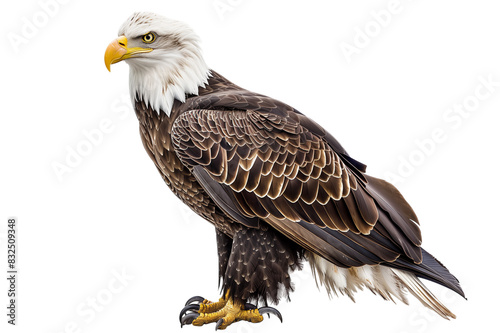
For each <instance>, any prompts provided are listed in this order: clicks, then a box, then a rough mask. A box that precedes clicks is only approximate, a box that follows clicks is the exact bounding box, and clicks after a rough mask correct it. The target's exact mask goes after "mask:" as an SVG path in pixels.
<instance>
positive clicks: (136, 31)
mask: <svg viewBox="0 0 500 333" xmlns="http://www.w3.org/2000/svg"><path fill="white" fill-rule="evenodd" d="M118 36H119V37H118V38H117V39H115V40H114V41H112V42H111V43H110V44H109V46H108V48H107V49H106V53H105V55H104V62H105V64H106V67H107V69H108V70H109V71H111V65H112V64H115V63H117V62H120V61H122V60H125V62H127V63H128V64H129V66H130V80H129V81H130V82H129V84H130V95H131V97H132V99H135V100H142V101H143V102H144V103H146V105H147V106H149V107H151V108H152V109H154V110H155V111H156V112H158V113H160V112H162V111H163V112H165V113H166V114H167V115H169V114H170V110H171V108H172V104H173V102H174V99H177V100H179V101H181V102H184V101H185V99H186V94H197V93H198V88H199V87H200V86H201V87H203V86H205V84H206V83H207V80H208V77H209V75H210V71H209V69H208V67H207V65H206V64H205V61H204V60H203V57H202V54H201V50H200V46H199V38H198V36H197V35H196V34H195V33H194V31H193V30H192V29H191V28H190V27H189V26H187V25H186V24H184V23H182V22H179V21H175V20H171V19H168V18H166V17H163V16H161V15H157V14H154V13H147V12H140V13H134V14H133V15H132V16H130V17H129V18H128V19H127V20H126V21H125V22H124V23H123V24H122V26H121V27H120V30H119V31H118Z"/></svg>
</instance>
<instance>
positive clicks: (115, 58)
mask: <svg viewBox="0 0 500 333" xmlns="http://www.w3.org/2000/svg"><path fill="white" fill-rule="evenodd" d="M127 44H128V40H127V37H125V36H121V37H118V38H117V39H115V40H114V41H112V42H111V43H110V44H109V45H108V48H107V49H106V53H105V54H104V63H105V64H106V68H107V69H108V71H110V72H111V65H112V64H116V63H117V62H120V61H122V60H125V59H128V58H132V57H133V56H135V55H136V54H139V53H148V52H151V51H153V49H150V48H143V47H132V48H128V47H127Z"/></svg>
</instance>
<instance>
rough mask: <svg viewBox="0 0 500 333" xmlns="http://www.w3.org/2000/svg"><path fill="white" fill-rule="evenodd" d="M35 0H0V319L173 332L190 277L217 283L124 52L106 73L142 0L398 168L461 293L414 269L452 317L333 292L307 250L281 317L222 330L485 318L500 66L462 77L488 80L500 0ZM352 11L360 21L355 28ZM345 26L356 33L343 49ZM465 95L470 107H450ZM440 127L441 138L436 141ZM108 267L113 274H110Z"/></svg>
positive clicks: (497, 55)
mask: <svg viewBox="0 0 500 333" xmlns="http://www.w3.org/2000/svg"><path fill="white" fill-rule="evenodd" d="M47 2H51V1H49V0H41V1H34V0H26V1H22V2H21V1H17V2H13V1H9V2H5V1H4V2H2V5H0V7H1V8H0V22H1V23H0V25H1V31H0V36H1V38H2V48H1V52H0V57H1V61H0V64H1V65H0V66H1V67H2V69H1V71H2V72H1V73H2V76H1V80H0V84H1V90H0V91H1V97H2V98H1V105H2V106H1V111H0V118H1V119H0V135H1V140H0V145H1V152H2V160H1V163H0V167H1V173H0V177H1V183H0V184H1V188H0V196H1V206H0V221H1V226H0V243H1V244H0V249H1V253H2V254H1V255H0V258H1V261H2V262H1V264H0V267H2V271H4V272H5V271H6V262H5V261H6V260H5V257H6V254H5V252H6V250H5V248H6V246H5V243H6V239H5V233H6V224H7V218H8V217H10V216H15V217H17V218H18V223H19V227H18V233H19V242H18V245H19V253H18V259H19V272H20V274H19V282H18V325H17V326H16V327H11V325H7V323H6V321H7V316H6V315H5V314H6V312H7V310H6V308H5V307H6V305H7V295H6V294H7V284H6V282H7V281H6V279H4V278H2V279H1V283H0V305H1V309H3V310H0V318H1V319H0V321H1V323H0V331H2V332H5V331H7V332H23V333H24V332H40V333H62V332H86V333H87V332H88V333H90V332H92V333H94V332H152V333H153V332H180V331H181V329H180V325H179V323H178V313H179V311H180V310H181V308H182V307H183V304H184V302H185V301H186V300H187V299H188V298H189V297H191V296H193V295H203V296H205V297H207V298H210V299H213V300H216V299H218V297H219V294H218V290H217V255H216V245H215V233H214V230H213V228H212V227H211V226H210V225H209V224H208V223H206V222H205V221H203V220H201V219H200V218H198V217H197V216H195V215H194V214H193V213H191V212H190V211H189V210H188V209H187V208H185V207H183V205H182V204H181V203H180V201H179V200H177V199H176V198H175V197H174V195H173V194H172V193H170V191H169V190H168V188H167V187H166V186H165V185H164V184H163V182H162V180H161V178H160V176H159V175H158V173H157V171H156V169H155V167H154V165H153V163H151V161H150V160H149V158H148V157H147V155H146V153H145V152H144V150H143V147H142V144H141V142H140V138H139V134H138V125H137V121H136V119H135V115H134V114H133V111H132V109H131V107H130V102H129V99H128V68H127V65H126V64H125V63H120V64H117V65H114V66H113V68H112V73H108V72H107V70H106V68H105V66H104V61H103V55H104V51H105V49H106V46H107V45H108V43H109V42H110V41H111V40H113V39H114V38H115V37H116V33H117V31H118V28H119V26H120V25H121V23H122V22H123V21H124V20H125V19H126V18H127V17H128V16H129V15H130V14H131V13H132V12H134V11H138V10H149V11H155V12H158V13H160V14H163V15H165V16H168V17H171V18H174V19H178V20H182V21H185V22H188V23H189V24H190V25H191V26H192V27H193V28H194V29H195V30H196V31H197V32H198V34H199V35H200V36H201V38H202V40H203V49H204V54H205V57H206V61H207V63H208V64H209V65H210V67H211V68H213V69H214V70H216V71H218V72H219V73H221V74H223V75H225V76H226V77H227V78H229V79H231V80H233V81H234V82H235V83H237V84H238V85H241V86H243V87H245V88H248V89H251V90H254V91H258V92H260V93H264V94H267V95H271V96H273V97H275V98H278V99H280V100H283V101H285V102H287V103H288V104H291V105H293V106H295V107H296V108H297V109H299V110H301V111H302V112H303V113H305V114H307V115H308V116H310V117H312V118H313V119H315V120H316V121H318V122H319V123H320V124H322V125H323V126H324V127H325V128H327V129H328V130H329V131H330V132H331V133H332V134H333V135H334V136H335V137H336V138H337V139H339V140H340V142H342V144H343V145H344V146H345V148H346V149H347V150H348V151H349V153H350V154H351V155H352V156H353V157H355V158H356V159H358V160H360V161H362V162H364V163H366V164H368V166H369V168H368V171H369V173H370V174H372V175H374V176H378V177H382V178H388V177H389V173H388V172H390V173H392V174H393V175H398V176H399V177H400V178H399V179H397V181H395V183H396V184H397V186H398V188H399V189H400V190H401V191H402V192H403V194H404V195H405V197H406V198H407V199H408V201H409V202H410V203H411V204H412V206H413V207H414V209H415V210H416V212H417V214H418V216H419V219H420V221H421V225H422V231H423V236H424V247H425V248H426V249H427V250H428V251H429V252H431V253H433V254H434V255H435V256H436V257H438V258H439V259H440V260H441V261H442V262H444V263H445V265H446V266H447V267H448V268H449V269H450V270H451V271H452V272H453V273H454V274H455V275H456V276H457V277H458V278H459V279H460V281H461V283H462V285H463V288H464V290H465V292H466V294H467V297H468V301H465V300H464V299H462V298H461V297H459V296H457V295H455V294H453V293H452V292H450V291H447V290H446V289H444V288H441V287H439V286H435V285H433V284H432V283H427V285H429V286H430V287H431V288H432V290H433V291H435V293H436V295H438V296H439V297H440V298H442V300H443V302H444V303H446V305H447V306H448V307H449V308H450V309H451V310H452V311H453V312H455V313H456V315H457V317H458V319H457V320H452V321H445V320H443V319H441V318H440V317H438V316H437V315H435V314H432V313H430V312H428V311H427V310H425V309H424V308H423V306H422V305H421V304H420V303H419V302H418V301H416V300H415V299H411V304H410V306H405V305H403V304H398V305H395V304H393V303H391V302H385V301H383V300H382V299H381V298H380V297H377V296H374V295H372V294H371V293H369V292H367V291H364V292H360V293H358V294H357V302H356V303H352V302H351V301H350V300H349V299H348V298H347V297H341V298H334V299H332V300H329V299H328V297H327V295H326V293H325V291H324V289H320V290H318V289H317V288H316V286H315V282H314V280H313V278H312V277H311V275H310V271H309V267H305V268H304V270H303V271H302V272H300V273H298V274H294V275H293V280H294V282H295V284H296V289H297V290H296V292H295V293H293V294H292V302H291V303H288V302H282V303H280V304H279V306H278V309H279V310H280V311H281V313H282V314H283V316H284V323H283V324H280V323H279V321H278V320H277V319H276V318H271V319H270V320H269V319H265V322H264V323H261V324H248V323H237V324H235V325H233V326H231V327H230V328H229V330H230V331H232V332H274V331H276V330H278V331H285V330H286V331H292V332H301V331H306V330H312V329H314V330H317V331H320V332H326V331H328V332H335V331H336V332H342V331H345V330H347V329H349V331H350V332H363V331H367V330H370V331H372V330H374V331H376V332H378V331H384V332H389V333H390V332H400V333H405V332H406V333H413V332H470V331H472V330H474V331H477V330H481V326H482V327H483V328H486V327H489V328H490V331H491V330H495V328H492V327H496V317H497V316H498V306H497V303H496V302H497V300H498V299H499V296H500V295H499V291H498V286H497V281H496V280H497V278H498V274H497V273H498V265H497V264H496V261H497V260H498V259H497V253H498V250H497V244H498V241H497V240H496V239H497V237H498V236H497V230H498V223H499V222H500V221H499V217H498V199H499V195H498V188H499V185H500V182H499V180H498V175H497V168H498V164H497V163H498V161H499V158H498V148H497V146H498V142H499V134H498V131H497V127H498V124H499V121H500V116H499V112H498V109H499V106H500V96H499V95H500V86H498V85H497V86H494V87H493V88H492V89H491V90H492V91H491V92H490V94H489V95H488V96H487V97H485V98H482V100H481V101H479V102H478V104H477V105H474V104H473V103H474V101H478V99H477V98H476V97H475V94H476V91H477V89H479V91H480V92H482V93H486V92H487V90H485V89H486V88H485V87H484V86H483V87H482V88H481V81H480V77H483V78H485V79H486V78H488V77H490V79H491V80H493V81H495V82H500V70H499V65H498V64H499V60H500V46H499V38H498V36H499V35H498V33H499V31H500V20H499V19H498V12H499V9H500V8H499V6H498V4H497V3H496V2H494V1H431V0H421V1H416V0H415V1H409V0H401V1H400V2H399V5H398V6H396V7H397V10H396V13H395V14H391V17H390V22H389V21H388V20H389V19H388V18H387V17H386V21H385V23H384V25H385V26H381V25H380V24H379V23H377V21H376V20H375V18H374V16H373V14H371V13H372V12H375V13H380V11H383V10H387V8H388V7H391V5H390V1H388V0H385V1H308V2H307V3H306V2H305V1H263V0H261V1H248V0H221V1H213V0H208V1H202V0H196V1H195V0H182V1H180V0H176V1H174V0H163V1H157V0H156V1H147V0H142V1H123V0H120V1H117V0H113V1H106V2H104V1H95V0H87V1H77V0H73V1H71V0H70V1H68V0H66V1H65V3H64V4H63V3H62V2H63V1H62V0H60V3H59V2H57V3H59V5H58V6H57V7H54V6H52V7H50V6H49V7H47V6H43V5H42V4H43V3H47ZM52 3H53V2H52ZM224 4H225V5H226V7H222V6H224ZM216 6H219V7H216ZM227 6H229V7H227ZM44 7H45V11H48V12H49V14H50V16H49V15H48V14H44V9H43V8H44ZM217 8H219V10H217ZM29 24H37V25H38V27H36V26H35V28H36V30H33V29H32V30H29V29H28V28H27V27H26V26H27V25H29ZM377 27H378V28H377ZM365 28H368V29H372V30H369V33H370V34H371V37H370V36H369V37H368V41H367V40H366V38H365V39H364V40H363V38H362V37H360V36H359V31H360V30H364V29H365ZM27 29H28V30H27ZM13 36H15V37H13ZM13 38H17V41H19V40H20V39H19V38H24V40H22V43H21V42H19V43H20V44H16V43H13V42H12V40H13ZM356 43H357V44H356ZM346 44H350V45H352V46H353V47H357V53H355V54H353V55H352V56H351V57H346V56H345V54H344V53H343V52H342V50H341V46H342V45H344V47H345V45H346ZM356 45H357V46H356ZM348 58H349V59H348ZM348 60H350V61H348ZM497 84H498V83H497ZM478 87H479V88H478ZM490 88H491V87H490ZM481 96H483V97H484V94H483V95H481ZM474 98H476V99H474ZM464 101H467V102H469V103H472V104H471V105H472V106H473V107H470V108H471V109H473V110H472V111H471V112H469V113H468V114H466V115H465V116H460V117H458V118H457V115H456V114H451V113H448V112H452V111H447V110H449V109H450V108H453V106H454V105H455V104H456V105H462V104H463V103H464ZM450 116H454V117H455V118H453V119H454V120H453V121H452V120H451V119H450V118H446V117H450ZM102 121H104V122H105V123H106V122H107V124H108V125H107V126H108V127H106V128H105V129H107V133H104V132H101V134H102V137H101V138H99V135H97V134H95V133H96V132H95V131H96V130H97V129H99V126H100V125H102ZM436 130H437V131H438V132H439V133H441V136H440V141H439V142H435V143H433V144H431V143H429V140H430V139H431V138H432V133H433V132H434V131H436ZM99 131H101V130H99ZM85 132H87V133H89V132H90V133H94V134H95V135H96V136H94V141H95V144H92V145H91V146H88V139H87V138H86V136H85V134H84V133H85ZM86 142H87V143H86ZM417 142H420V143H421V144H420V147H421V146H422V142H425V143H427V145H425V146H424V148H423V150H425V151H422V148H419V145H418V144H417ZM78 147H79V148H80V149H84V148H87V155H86V156H83V157H82V158H81V160H73V162H74V163H73V167H68V169H65V171H66V172H64V173H63V174H62V175H61V174H59V177H58V175H57V173H56V172H55V171H54V165H57V163H60V164H66V163H67V162H66V159H67V158H68V154H69V153H68V152H69V151H70V150H72V149H73V150H76V149H78ZM82 147H83V148H82ZM73 158H74V157H73ZM410 160H411V161H410ZM404 161H406V162H404ZM68 170H69V171H68ZM123 272H124V273H125V275H126V276H127V277H126V279H127V280H125V282H120V280H116V278H115V275H116V274H122V273H123ZM0 276H2V277H3V276H4V273H1V274H0ZM92 299H94V300H95V299H97V301H96V302H97V305H95V306H96V309H98V310H99V311H98V310H95V309H93V308H92V307H91V305H90V304H91V303H90V302H92ZM492 302H493V305H492V304H491V303H492ZM5 328H7V329H8V330H6V329H5ZM213 329H214V327H213V325H211V326H208V327H203V328H197V327H192V326H189V327H184V328H183V329H182V332H201V331H204V332H209V331H212V330H213Z"/></svg>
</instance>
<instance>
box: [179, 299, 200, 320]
mask: <svg viewBox="0 0 500 333" xmlns="http://www.w3.org/2000/svg"><path fill="white" fill-rule="evenodd" d="M193 310H194V311H198V310H200V305H199V304H189V305H186V306H185V307H184V308H183V309H182V310H181V313H180V314H179V321H180V322H181V324H182V316H184V315H185V314H186V312H188V311H193Z"/></svg>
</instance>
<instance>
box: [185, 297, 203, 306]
mask: <svg viewBox="0 0 500 333" xmlns="http://www.w3.org/2000/svg"><path fill="white" fill-rule="evenodd" d="M204 300H205V299H204V298H203V297H201V296H194V297H191V298H190V299H188V300H187V302H186V305H189V304H191V303H193V302H198V303H201V302H203V301H204Z"/></svg>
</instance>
